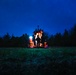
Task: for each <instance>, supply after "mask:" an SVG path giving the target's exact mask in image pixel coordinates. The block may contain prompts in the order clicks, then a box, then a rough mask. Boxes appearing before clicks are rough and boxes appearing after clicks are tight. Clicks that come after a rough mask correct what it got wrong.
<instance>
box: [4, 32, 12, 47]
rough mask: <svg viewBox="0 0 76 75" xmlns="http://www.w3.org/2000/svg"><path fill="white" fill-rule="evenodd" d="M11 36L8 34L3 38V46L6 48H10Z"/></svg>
mask: <svg viewBox="0 0 76 75" xmlns="http://www.w3.org/2000/svg"><path fill="white" fill-rule="evenodd" d="M10 38H11V37H10V35H9V34H8V33H7V34H6V35H4V37H3V46H4V47H9V45H10Z"/></svg>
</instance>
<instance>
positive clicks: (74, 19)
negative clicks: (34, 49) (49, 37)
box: [0, 0, 76, 36]
mask: <svg viewBox="0 0 76 75" xmlns="http://www.w3.org/2000/svg"><path fill="white" fill-rule="evenodd" d="M75 23H76V0H0V36H2V35H4V34H6V33H7V32H8V33H9V34H10V35H12V34H14V35H15V36H21V35H22V34H24V33H27V34H29V35H32V32H33V31H34V29H35V28H37V25H39V26H40V28H42V29H44V30H45V31H46V32H48V33H49V34H55V33H57V32H61V33H63V31H64V29H70V28H71V27H73V25H74V24H75Z"/></svg>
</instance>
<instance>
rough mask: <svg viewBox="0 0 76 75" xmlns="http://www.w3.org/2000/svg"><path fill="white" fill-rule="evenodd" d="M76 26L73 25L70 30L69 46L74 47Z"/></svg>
mask: <svg viewBox="0 0 76 75" xmlns="http://www.w3.org/2000/svg"><path fill="white" fill-rule="evenodd" d="M75 41H76V24H75V25H74V27H72V28H71V29H70V43H71V46H76V42H75Z"/></svg>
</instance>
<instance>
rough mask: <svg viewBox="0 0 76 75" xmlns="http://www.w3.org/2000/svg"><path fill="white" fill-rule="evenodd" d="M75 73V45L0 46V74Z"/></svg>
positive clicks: (73, 74) (57, 74)
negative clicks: (31, 47)
mask: <svg viewBox="0 0 76 75" xmlns="http://www.w3.org/2000/svg"><path fill="white" fill-rule="evenodd" d="M6 74H7V75H76V47H69V48H68V47H65V48H64V47H61V48H48V49H44V48H39V49H38V48H33V49H30V48H0V75H6Z"/></svg>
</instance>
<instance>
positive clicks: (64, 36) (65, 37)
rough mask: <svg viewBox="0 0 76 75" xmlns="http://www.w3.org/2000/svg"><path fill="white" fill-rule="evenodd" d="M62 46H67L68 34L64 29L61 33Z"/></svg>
mask: <svg viewBox="0 0 76 75" xmlns="http://www.w3.org/2000/svg"><path fill="white" fill-rule="evenodd" d="M62 37H63V38H62V45H63V46H69V43H70V41H69V33H68V31H67V30H66V29H65V31H64V33H63V36H62Z"/></svg>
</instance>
